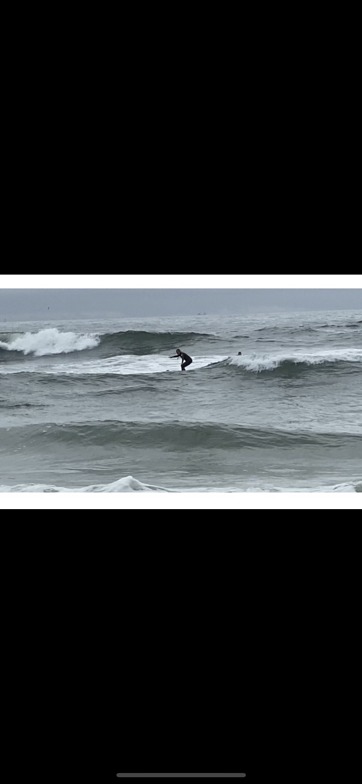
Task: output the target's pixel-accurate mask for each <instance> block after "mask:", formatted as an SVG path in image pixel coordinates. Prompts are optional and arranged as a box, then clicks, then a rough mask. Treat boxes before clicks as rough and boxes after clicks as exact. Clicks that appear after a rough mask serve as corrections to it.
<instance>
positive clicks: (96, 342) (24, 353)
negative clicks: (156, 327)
mask: <svg viewBox="0 0 362 784" xmlns="http://www.w3.org/2000/svg"><path fill="white" fill-rule="evenodd" d="M205 340H207V342H208V343H216V342H218V341H220V340H221V338H218V337H217V336H216V335H212V334H209V333H202V332H147V331H142V330H126V331H119V332H109V333H105V334H87V333H85V334H76V333H74V332H61V331H59V330H58V329H56V328H51V329H44V330H40V331H39V332H33V333H32V332H23V333H19V332H16V333H11V332H9V333H4V332H3V333H1V334H0V362H8V361H12V362H13V361H14V360H19V361H21V360H22V359H24V358H26V359H28V360H29V359H37V358H39V357H44V356H52V357H54V356H56V355H58V356H64V355H67V356H69V357H70V358H72V356H74V355H75V354H77V355H78V356H79V354H80V353H81V354H82V355H83V356H87V357H89V356H98V357H110V356H113V355H118V354H135V355H137V354H143V355H145V354H155V353H158V352H160V351H162V352H164V351H167V352H173V353H174V351H175V349H176V348H179V347H180V348H181V349H183V348H184V349H185V350H186V351H187V348H189V350H190V348H191V347H192V346H195V345H197V344H198V343H200V342H201V341H205Z"/></svg>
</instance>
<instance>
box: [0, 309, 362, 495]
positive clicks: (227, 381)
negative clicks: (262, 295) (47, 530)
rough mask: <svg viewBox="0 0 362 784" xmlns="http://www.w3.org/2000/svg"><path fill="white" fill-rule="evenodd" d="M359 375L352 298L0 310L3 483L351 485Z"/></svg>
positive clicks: (84, 489)
mask: <svg viewBox="0 0 362 784" xmlns="http://www.w3.org/2000/svg"><path fill="white" fill-rule="evenodd" d="M176 348H180V349H181V350H183V351H186V352H187V353H188V354H190V355H191V356H192V358H193V363H192V365H191V366H190V367H189V368H187V370H186V371H185V372H181V371H180V361H179V360H178V359H170V355H171V354H174V353H175V349H176ZM239 351H241V352H242V354H241V356H239V355H238V352H239ZM361 390H362V311H358V312H356V311H352V310H348V311H341V310H337V311H326V310H324V311H318V312H317V311H311V312H300V313H285V312H278V313H276V312H274V313H266V314H260V313H253V314H247V315H243V314H230V315H227V316H225V315H223V316H221V315H220V316H207V315H198V316H194V317H177V318H175V319H171V318H155V317H153V318H145V319H129V318H127V319H122V318H120V319H117V320H114V319H113V320H110V321H107V320H102V321H90V320H86V321H85V320H82V321H80V320H79V321H74V320H69V321H62V322H55V321H49V322H27V323H21V322H9V321H7V322H1V323H0V492H6V493H12V492H15V493H22V492H38V493H39V492H44V493H46V492H59V493H67V492H71V493H75V492H80V493H102V492H103V493H125V492H131V493H132V492H152V493H155V492H156V493H157V492H158V493H165V492H166V493H167V492H169V493H180V492H181V493H184V492H198V493H200V492H205V493H208V492H218V493H220V492H227V493H246V492H254V493H255V492H257V493H263V492H288V493H290V492H296V493H297V492H304V493H305V492H308V493H309V492H350V493H354V492H362V403H361V400H362V398H361Z"/></svg>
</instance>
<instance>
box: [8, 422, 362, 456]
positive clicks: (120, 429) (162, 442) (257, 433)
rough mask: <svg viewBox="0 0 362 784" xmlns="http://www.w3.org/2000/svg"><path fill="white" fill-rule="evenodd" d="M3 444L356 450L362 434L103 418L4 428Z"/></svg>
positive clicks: (23, 445)
mask: <svg viewBox="0 0 362 784" xmlns="http://www.w3.org/2000/svg"><path fill="white" fill-rule="evenodd" d="M0 442H1V448H2V449H4V450H5V449H6V450H11V451H13V450H14V449H16V448H17V447H18V446H21V448H22V449H24V448H27V449H28V448H30V449H32V448H36V449H39V448H44V449H49V447H53V446H54V448H55V446H57V445H58V446H60V445H65V446H69V445H70V446H72V445H73V444H74V445H76V446H80V445H81V446H82V448H84V447H85V446H86V447H94V446H96V447H102V446H108V445H113V446H114V445H117V447H119V448H123V447H127V448H128V447H132V448H141V449H145V448H147V447H151V448H163V449H165V448H166V449H167V448H170V449H172V451H177V452H183V451H189V450H190V449H197V450H200V449H205V450H210V449H242V448H244V447H248V448H249V447H263V448H266V447H280V446H291V445H292V446H294V445H297V446H298V445H300V446H301V445H304V444H308V445H319V446H322V447H326V446H327V447H329V446H330V447H332V446H333V447H340V446H345V445H346V444H347V443H348V444H349V445H350V448H352V445H353V444H355V445H356V447H358V449H361V446H362V433H360V434H358V433H343V432H342V433H334V432H332V433H330V432H325V433H324V432H313V431H299V430H281V429H276V428H268V427H260V428H257V427H247V426H243V425H238V424H224V423H211V422H189V423H187V424H186V423H185V422H178V421H172V422H160V423H158V422H120V421H118V420H104V421H97V422H95V423H93V422H84V423H74V424H72V423H67V424H63V425H58V424H53V423H48V424H41V425H25V426H23V427H11V428H7V429H5V428H3V429H2V430H1V439H0Z"/></svg>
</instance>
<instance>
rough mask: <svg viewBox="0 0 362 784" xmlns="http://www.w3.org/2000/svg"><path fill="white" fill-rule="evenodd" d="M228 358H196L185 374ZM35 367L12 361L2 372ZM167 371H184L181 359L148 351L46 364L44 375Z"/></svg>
mask: <svg viewBox="0 0 362 784" xmlns="http://www.w3.org/2000/svg"><path fill="white" fill-rule="evenodd" d="M73 350H74V349H73ZM226 359H227V356H212V357H211V356H206V357H205V356H204V357H195V358H194V359H193V362H192V365H189V366H188V368H187V370H185V371H184V372H183V373H182V375H183V376H184V375H185V373H190V372H194V371H195V370H198V369H200V368H206V367H208V365H213V364H214V363H215V362H221V361H222V360H226ZM32 370H34V371H37V370H38V368H36V367H35V368H34V367H32V365H31V364H27V365H25V363H22V364H21V367H18V366H12V367H9V366H8V364H6V366H5V367H3V368H1V371H0V372H1V373H4V374H8V373H20V372H24V371H27V372H31V371H32ZM166 371H167V372H169V373H180V372H181V363H180V361H179V360H178V359H170V358H169V357H165V355H164V354H146V355H140V356H136V355H135V354H123V355H122V356H117V357H107V358H106V359H93V360H84V361H82V362H66V363H62V362H61V363H59V362H58V363H57V364H56V365H51V364H49V365H47V366H46V367H42V373H44V374H60V375H83V374H86V375H102V374H114V375H131V374H134V375H137V374H141V373H142V374H144V373H146V374H147V373H152V374H153V373H165V372H166Z"/></svg>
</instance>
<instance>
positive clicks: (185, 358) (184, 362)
mask: <svg viewBox="0 0 362 784" xmlns="http://www.w3.org/2000/svg"><path fill="white" fill-rule="evenodd" d="M176 357H180V358H181V360H182V361H181V370H185V368H186V367H187V366H188V365H191V362H192V359H191V357H189V355H188V354H185V352H184V351H181V352H180V354H173V356H172V357H171V359H176Z"/></svg>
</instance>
